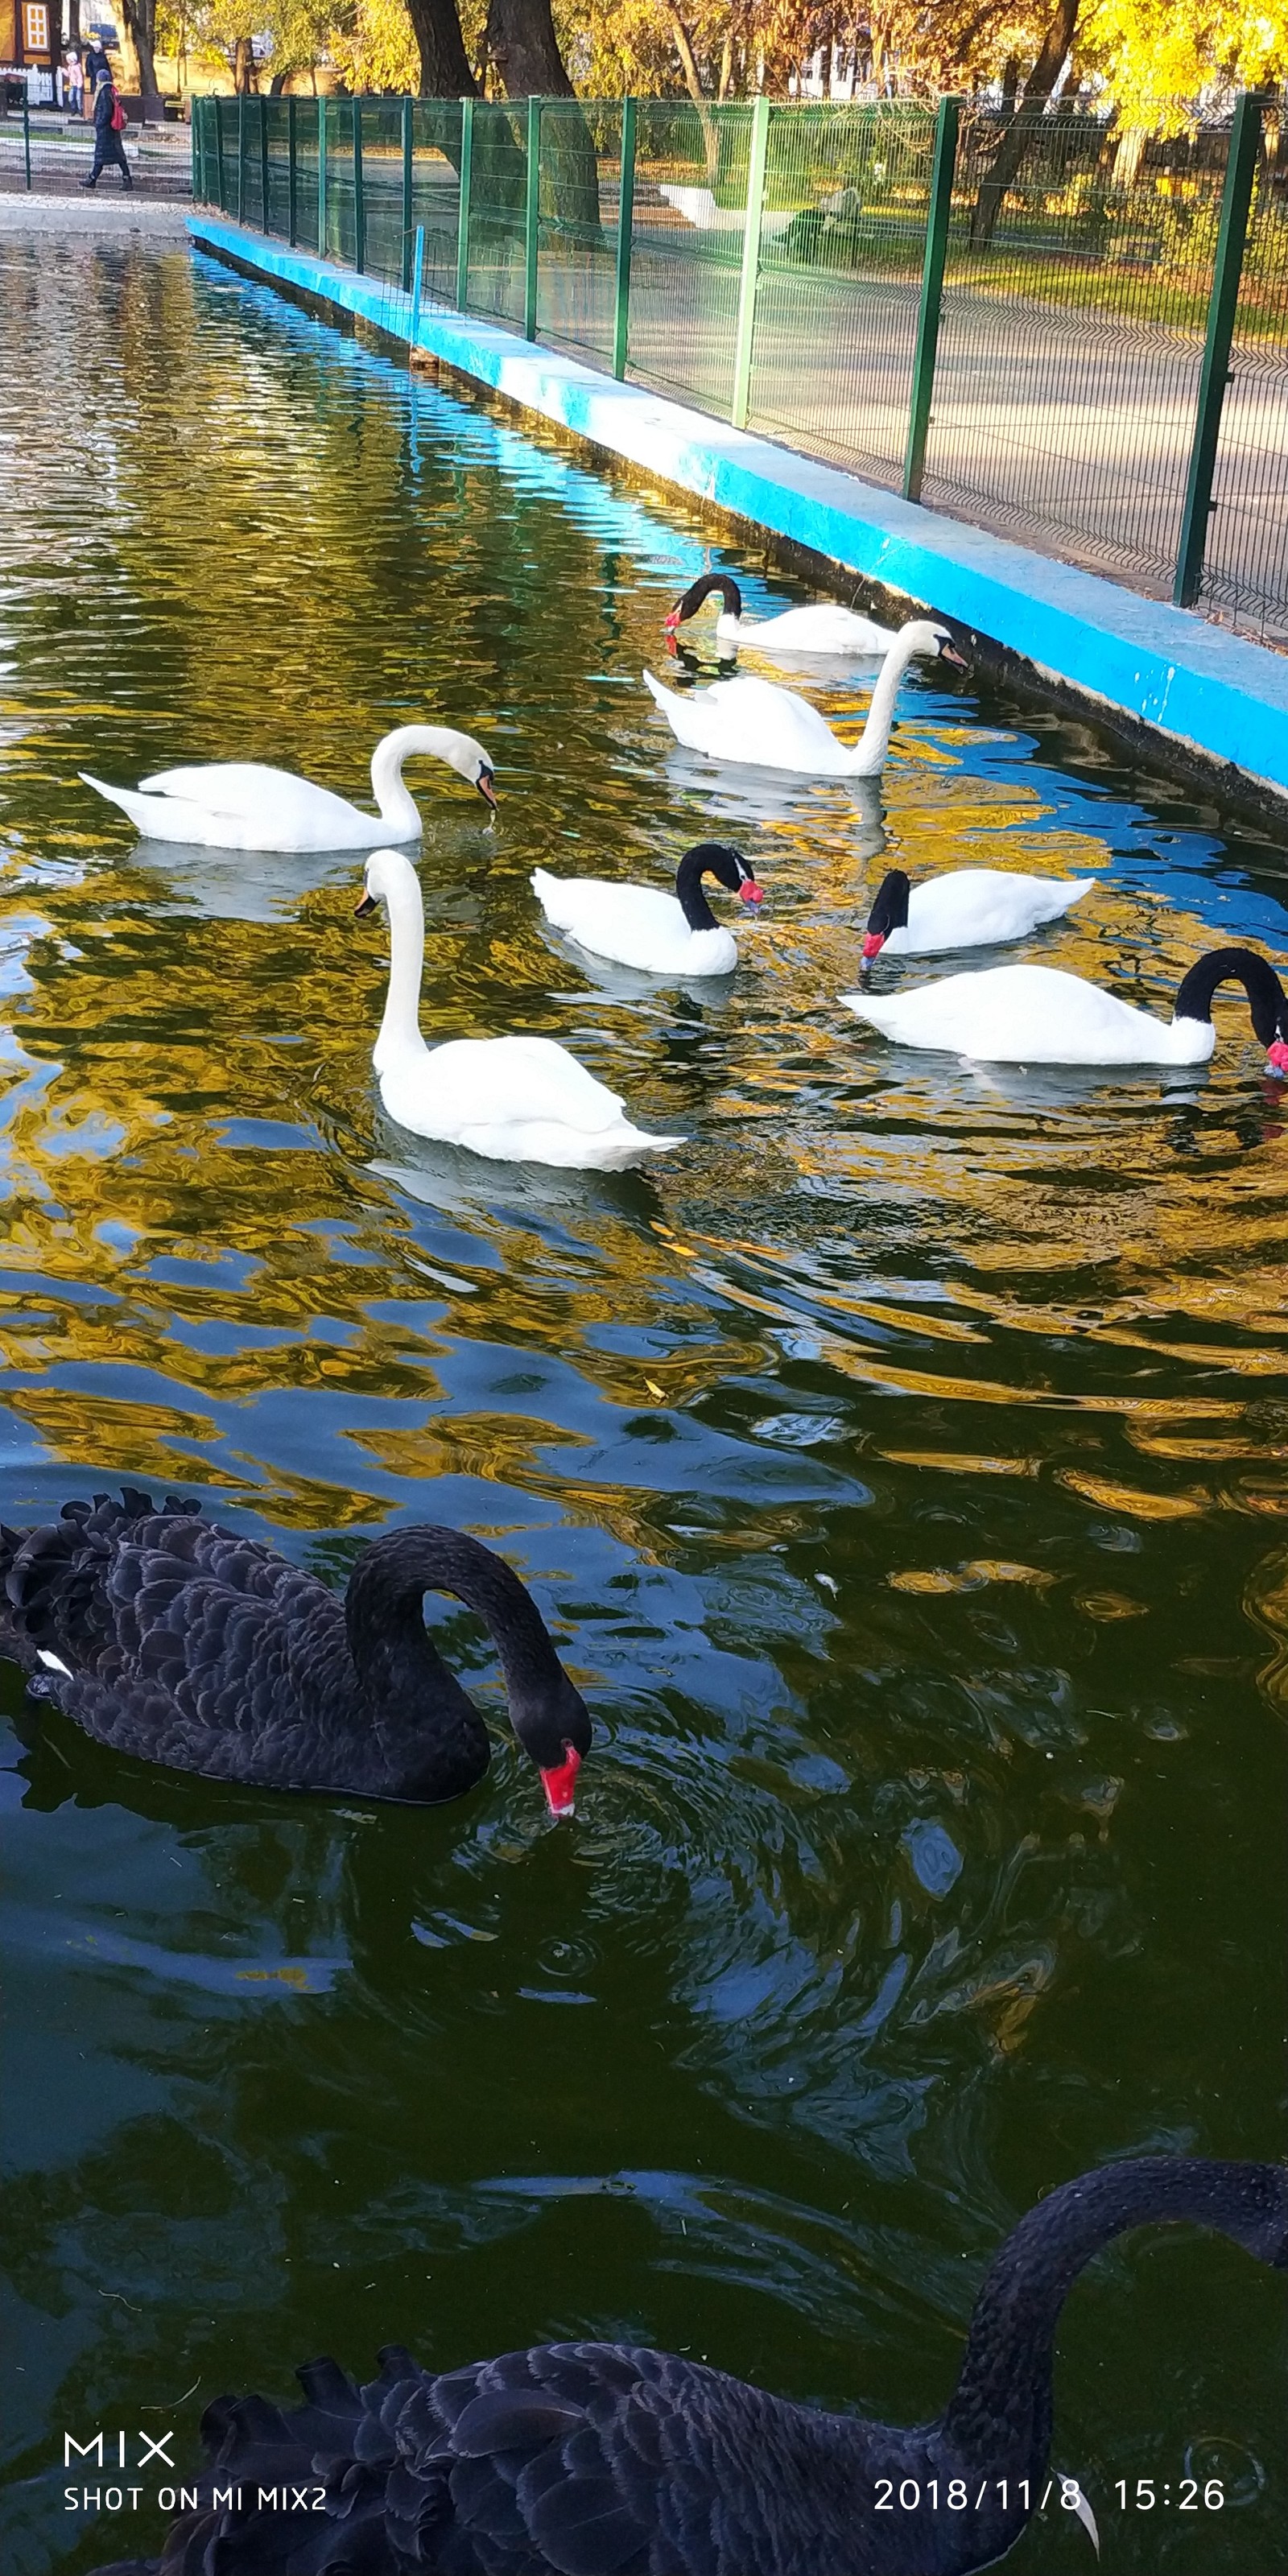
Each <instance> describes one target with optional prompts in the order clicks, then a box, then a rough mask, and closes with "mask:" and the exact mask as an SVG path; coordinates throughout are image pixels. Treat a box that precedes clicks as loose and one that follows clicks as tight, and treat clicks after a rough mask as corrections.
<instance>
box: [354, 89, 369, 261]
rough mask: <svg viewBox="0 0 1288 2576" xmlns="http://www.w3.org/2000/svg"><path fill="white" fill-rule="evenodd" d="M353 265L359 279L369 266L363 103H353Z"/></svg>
mask: <svg viewBox="0 0 1288 2576" xmlns="http://www.w3.org/2000/svg"><path fill="white" fill-rule="evenodd" d="M353 265H354V267H355V268H356V270H357V272H358V275H359V277H361V275H362V273H363V270H364V269H365V267H366V265H367V205H366V199H365V198H364V196H363V193H362V101H361V99H360V98H355V100H354V102H353Z"/></svg>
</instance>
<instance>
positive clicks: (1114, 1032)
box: [841, 966, 1175, 1064]
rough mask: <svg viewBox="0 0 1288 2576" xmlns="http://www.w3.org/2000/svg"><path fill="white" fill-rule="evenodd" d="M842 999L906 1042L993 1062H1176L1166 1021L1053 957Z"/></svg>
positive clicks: (857, 1014)
mask: <svg viewBox="0 0 1288 2576" xmlns="http://www.w3.org/2000/svg"><path fill="white" fill-rule="evenodd" d="M841 999H842V1001H843V1002H844V1003H845V1005H846V1007H847V1009H849V1010H851V1011H853V1013H854V1015H855V1018H856V1019H860V1020H866V1021H867V1023H868V1024H869V1026H870V1027H872V1028H874V1029H880V1030H881V1031H882V1033H883V1035H884V1036H886V1037H888V1038H893V1039H894V1040H895V1042H896V1043H897V1044H898V1045H901V1046H913V1047H932V1048H939V1049H942V1050H943V1051H944V1052H946V1053H948V1054H951V1055H964V1056H973V1057H975V1058H977V1059H978V1060H979V1061H980V1062H981V1063H985V1064H990V1063H991V1064H1149V1063H1168V1062H1170V1061H1172V1059H1173V1056H1174V1053H1175V1049H1174V1047H1173V1046H1172V1044H1171V1043H1170V1028H1169V1026H1168V1025H1167V1024H1166V1023H1164V1022H1163V1021H1160V1020H1155V1019H1152V1018H1151V1017H1150V1015H1149V1013H1148V1012H1147V1011H1135V1010H1133V1009H1132V1008H1131V1007H1130V1005H1129V1004H1128V1003H1126V1002H1120V1001H1119V1000H1118V999H1117V997H1116V995H1115V994H1113V993H1105V992H1102V991H1101V989H1100V986H1099V985H1098V984H1088V983H1085V982H1084V980H1083V978H1082V977H1081V976H1080V975H1066V974H1063V973H1061V971H1060V969H1059V968H1058V967H1054V966H993V967H985V968H983V969H982V970H981V971H980V972H979V973H977V974H971V975H946V976H944V977H943V978H942V979H941V980H940V981H939V982H938V983H934V984H919V985H917V986H916V987H915V988H914V990H913V991H912V992H910V993H892V994H884V995H882V996H881V998H880V999H879V1000H876V999H873V998H872V997H871V996H869V995H868V994H866V993H844V994H842V996H841Z"/></svg>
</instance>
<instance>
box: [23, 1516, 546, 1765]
mask: <svg viewBox="0 0 1288 2576" xmlns="http://www.w3.org/2000/svg"><path fill="white" fill-rule="evenodd" d="M427 1592H449V1593H452V1594H454V1595H455V1597H456V1599H457V1600H459V1601H463V1602H465V1603H466V1605H467V1607H468V1608H470V1609H471V1610H473V1611H475V1612H476V1613H477V1615H478V1616H479V1617H480V1618H481V1619H482V1620H484V1622H485V1623H486V1625H487V1627H488V1628H489V1629H490V1631H491V1634H492V1637H493V1639H494V1641H495V1644H496V1648H497V1653H498V1655H499V1658H500V1662H501V1669H502V1672H503V1673H504V1676H505V1686H506V1696H507V1699H508V1702H509V1711H510V1723H511V1725H512V1726H513V1729H514V1732H515V1734H516V1736H517V1737H518V1740H519V1742H520V1744H521V1745H522V1747H523V1750H524V1752H525V1753H526V1754H527V1756H528V1758H529V1760H530V1761H532V1762H534V1763H535V1764H536V1767H537V1769H538V1771H539V1772H540V1774H541V1779H542V1785H543V1787H544V1789H545V1793H546V1802H547V1805H548V1806H549V1808H550V1812H551V1814H552V1815H555V1816H566V1815H569V1814H571V1812H572V1806H573V1793H574V1787H575V1783H576V1778H577V1772H578V1769H579V1767H580V1764H581V1761H582V1757H583V1756H584V1755H585V1754H586V1753H587V1752H589V1750H590V1741H591V1722H590V1713H589V1711H588V1709H587V1707H586V1704H585V1701H584V1700H583V1698H582V1696H581V1693H580V1691H579V1690H577V1688H576V1687H575V1685H574V1684H573V1683H572V1682H571V1681H570V1680H569V1678H568V1675H567V1673H566V1672H565V1671H564V1668H563V1665H562V1664H561V1663H560V1661H559V1657H558V1655H557V1654H556V1653H555V1649H554V1645H553V1643H552V1641H551V1637H550V1632H549V1630H548V1629H547V1627H546V1624H545V1621H544V1619H543V1618H542V1616H541V1613H540V1611H539V1610H538V1608H537V1605H536V1603H535V1601H534V1600H533V1599H532V1596H531V1594H530V1593H529V1592H528V1590H527V1588H526V1586H525V1585H524V1584H523V1583H522V1582H521V1581H520V1579H519V1577H518V1575H517V1574H516V1573H515V1572H514V1571H513V1569H512V1568H511V1567H510V1566H508V1565H507V1564H506V1562H505V1559H504V1558H503V1557H500V1556H498V1555H496V1553H495V1551H494V1550H493V1549H491V1548H488V1547H484V1546H483V1545H482V1544H481V1542H480V1541H479V1540H478V1539H475V1538H471V1537H469V1536H468V1535H467V1533H466V1532H465V1531H463V1530H454V1529H449V1528H447V1527H445V1526H442V1525H440V1524H437V1523H432V1522H425V1523H423V1524H421V1525H419V1526H417V1527H413V1528H407V1529H397V1530H389V1531H386V1532H385V1533H384V1534H383V1535H382V1536H381V1537H379V1538H375V1539H372V1540H371V1541H370V1542H369V1543H368V1545H367V1546H366V1547H365V1548H364V1550H363V1552H362V1554H361V1556H360V1557H359V1558H358V1561H357V1563H356V1564H355V1566H354V1568H353V1572H352V1574H351V1575H350V1577H349V1584H348V1590H347V1592H346V1593H345V1594H344V1595H343V1597H341V1596H340V1595H338V1594H337V1593H335V1592H333V1591H332V1590H331V1589H330V1588H329V1587H328V1586H327V1585H325V1584H323V1583H320V1582H319V1581H318V1580H317V1578H316V1576H314V1575H311V1574H309V1573H307V1572H305V1570H304V1569H303V1568H302V1567H301V1566H298V1565H295V1564H293V1563H292V1562H291V1561H290V1560H289V1559H288V1558H286V1557H284V1556H279V1555H277V1554H276V1553H275V1551H274V1550H273V1549H272V1548H269V1547H266V1546H265V1545H264V1544H263V1543H262V1541H260V1540H258V1539H254V1538H250V1537H247V1536H246V1535H245V1533H244V1532H242V1531H239V1530H232V1529H225V1528H221V1527H220V1525H219V1524H218V1523H217V1522H213V1521H208V1520H207V1519H206V1518H205V1516H204V1514H203V1512H202V1510H201V1506H200V1504H199V1503H197V1502H193V1501H188V1500H180V1499H179V1498H178V1497H176V1496H174V1495H169V1496H167V1498H166V1501H165V1504H164V1506H163V1507H162V1508H161V1509H158V1508H157V1507H156V1505H155V1504H154V1503H153V1501H152V1498H151V1496H150V1495H149V1494H146V1493H143V1492H140V1491H139V1490H137V1489H136V1488H134V1487H131V1486H126V1488H125V1490H124V1492H123V1494H122V1496H121V1499H120V1501H119V1502H116V1501H114V1500H113V1499H112V1498H111V1497H110V1496H109V1495H107V1494H96V1495H95V1497H94V1500H93V1502H92V1504H91V1503H86V1502H70V1503H65V1504H64V1506H63V1509H62V1512H61V1514H60V1516H59V1518H58V1519H57V1520H56V1521H54V1522H51V1523H48V1524H45V1525H43V1526H42V1527H40V1528H37V1529H30V1530H11V1529H0V1651H2V1652H4V1653H6V1654H10V1655H12V1656H13V1657H14V1658H15V1659H16V1661H17V1662H19V1663H20V1664H22V1665H23V1666H24V1667H25V1669H26V1671H27V1672H28V1674H29V1675H30V1676H31V1687H32V1688H33V1689H35V1690H36V1691H37V1692H38V1693H39V1694H40V1695H41V1696H42V1697H44V1698H46V1699H51V1700H53V1701H54V1702H56V1704H57V1705H58V1706H59V1707H60V1708H61V1709H63V1711H64V1712H65V1714H66V1715H67V1716H68V1717H70V1718H72V1719H73V1720H74V1721H75V1723H76V1724H77V1725H78V1726H80V1727H83V1728H84V1730H85V1732H86V1734H87V1735H92V1736H94V1737H95V1738H96V1739H97V1741H98V1742H99V1743H100V1744H107V1745H110V1746H112V1748H113V1749H114V1750H115V1751H116V1752H119V1753H129V1754H133V1755H135V1756H136V1757H137V1758H138V1759H139V1760H141V1761H145V1762H160V1763H164V1764H165V1765H166V1766H167V1768H169V1769H171V1770H179V1771H196V1772H199V1773H200V1774H201V1775H202V1776H203V1778H206V1779H212V1780H229V1781H241V1782H243V1783H246V1784H254V1785H256V1786H258V1787H261V1788H272V1789H311V1790H317V1791H322V1792H331V1793H332V1794H334V1793H336V1792H343V1793H345V1794H347V1795H352V1796H357V1797H360V1798H377V1799H386V1798H391V1799H396V1800H399V1801H400V1802H403V1803H407V1804H413V1805H417V1806H420V1805H424V1806H432V1805H437V1804H438V1803H439V1802H440V1801H441V1800H443V1799H446V1798H457V1797H460V1796H461V1794H462V1792H463V1791H464V1790H466V1789H470V1788H472V1787H473V1786H474V1785H475V1783H476V1782H477V1781H479V1780H481V1779H482V1778H483V1775H484V1773H485V1772H486V1770H487V1767H488V1762H489V1759H490V1750H489V1744H488V1735H487V1729H486V1727H485V1726H484V1724H483V1720H482V1718H481V1717H480V1716H479V1713H478V1711H477V1709H476V1708H475V1706H474V1703H473V1701H472V1700H471V1699H470V1698H469V1697H468V1695H467V1693H466V1692H465V1691H464V1690H463V1689H462V1688H461V1685H460V1683H459V1682H458V1681H457V1679H456V1677H455V1674H454V1673H452V1672H450V1671H449V1669H448V1667H447V1665H446V1664H445V1663H444V1661H443V1659H442V1657H441V1655H440V1654H439V1653H438V1650H437V1648H436V1647H435V1645H434V1644H433V1641H432V1639H431V1638H430V1636H429V1633H428V1631H427V1629H426V1626H425V1618H424V1598H425V1594H426V1593H427Z"/></svg>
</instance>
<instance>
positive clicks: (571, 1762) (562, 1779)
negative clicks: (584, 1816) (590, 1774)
mask: <svg viewBox="0 0 1288 2576" xmlns="http://www.w3.org/2000/svg"><path fill="white" fill-rule="evenodd" d="M564 1750H565V1752H566V1753H567V1756H568V1759H567V1761H566V1762H558V1763H555V1764H554V1765H553V1766H552V1767H551V1769H550V1770H549V1771H543V1772H542V1774H541V1786H542V1788H543V1789H544V1790H545V1793H546V1804H547V1806H548V1807H549V1809H550V1813H551V1815H552V1816H570V1815H571V1814H572V1811H573V1806H574V1803H575V1798H576V1790H577V1774H578V1772H579V1771H580V1769H581V1755H580V1753H578V1752H576V1751H575V1750H574V1748H573V1746H572V1745H571V1744H569V1745H566V1746H565V1748H564Z"/></svg>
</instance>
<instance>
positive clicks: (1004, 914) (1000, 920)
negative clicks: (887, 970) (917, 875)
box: [863, 868, 1096, 963]
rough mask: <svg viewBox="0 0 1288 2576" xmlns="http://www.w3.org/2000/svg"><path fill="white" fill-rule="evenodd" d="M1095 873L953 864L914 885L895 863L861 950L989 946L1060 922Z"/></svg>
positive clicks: (901, 953) (914, 952)
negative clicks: (1043, 873) (1035, 872)
mask: <svg viewBox="0 0 1288 2576" xmlns="http://www.w3.org/2000/svg"><path fill="white" fill-rule="evenodd" d="M1095 882H1096V880H1095V878H1094V877H1024V876H1019V875H1015V876H1012V875H1011V874H1010V873H1009V872H1008V871H1007V870H1006V869H1004V868H955V869H954V870H953V871H952V872H951V874H950V875H948V876H942V877H928V878H927V879H926V881H925V883H924V884H922V885H913V883H912V881H911V879H910V877H909V876H908V873H907V871H906V869H904V868H891V869H890V870H889V871H888V873H887V874H886V875H885V876H884V877H883V878H882V880H881V883H880V885H879V886H878V887H877V891H876V898H875V900H874V902H873V906H872V910H871V912H870V913H869V914H868V926H867V929H866V930H865V932H864V934H863V954H864V957H865V959H866V960H868V962H869V963H870V962H871V960H872V958H874V957H879V956H880V955H881V954H882V952H883V951H884V953H885V954H886V955H887V956H889V957H932V956H933V955H934V953H935V951H936V949H940V948H988V947H993V946H996V945H998V944H1000V942H1001V941H1003V940H1005V939H1024V938H1026V937H1027V935H1028V933H1029V931H1030V930H1036V929H1037V927H1038V924H1039V923H1040V922H1043V921H1059V920H1060V918H1061V916H1062V915H1063V914H1064V913H1066V912H1072V910H1073V907H1074V905H1075V903H1081V901H1082V898H1083V896H1084V895H1085V894H1090V892H1091V889H1092V887H1093V885H1094V884H1095Z"/></svg>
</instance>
